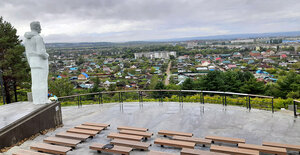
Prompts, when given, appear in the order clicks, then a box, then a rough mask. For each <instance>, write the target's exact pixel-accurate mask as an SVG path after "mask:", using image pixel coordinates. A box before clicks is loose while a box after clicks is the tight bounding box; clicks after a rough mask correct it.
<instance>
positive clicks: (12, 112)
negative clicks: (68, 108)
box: [0, 102, 43, 129]
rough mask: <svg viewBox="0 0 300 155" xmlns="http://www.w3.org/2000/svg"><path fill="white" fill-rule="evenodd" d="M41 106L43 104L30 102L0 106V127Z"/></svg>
mask: <svg viewBox="0 0 300 155" xmlns="http://www.w3.org/2000/svg"><path fill="white" fill-rule="evenodd" d="M42 106H43V104H33V103H32V102H16V103H10V104H6V105H2V106H0V129H1V128H3V127H5V126H7V125H9V124H10V123H12V122H14V121H16V120H18V119H20V118H22V117H23V116H25V115H27V114H29V113H30V112H32V111H34V110H36V109H38V108H40V107H42Z"/></svg>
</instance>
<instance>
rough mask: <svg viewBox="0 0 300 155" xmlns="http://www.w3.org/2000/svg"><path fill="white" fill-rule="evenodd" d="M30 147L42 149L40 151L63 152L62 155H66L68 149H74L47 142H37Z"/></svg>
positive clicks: (37, 149)
mask: <svg viewBox="0 0 300 155" xmlns="http://www.w3.org/2000/svg"><path fill="white" fill-rule="evenodd" d="M30 149H32V150H36V151H40V152H46V153H53V154H62V155H66V154H67V152H68V151H70V150H72V148H70V147H65V146H58V145H51V144H46V143H35V144H33V145H31V146H30Z"/></svg>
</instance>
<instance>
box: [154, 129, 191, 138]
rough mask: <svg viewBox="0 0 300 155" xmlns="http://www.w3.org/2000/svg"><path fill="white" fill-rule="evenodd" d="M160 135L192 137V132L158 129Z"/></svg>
mask: <svg viewBox="0 0 300 155" xmlns="http://www.w3.org/2000/svg"><path fill="white" fill-rule="evenodd" d="M158 134H159V135H163V136H186V137H192V136H193V134H192V133H186V132H177V131H168V130H160V131H158Z"/></svg>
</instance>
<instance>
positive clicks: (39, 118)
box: [0, 102, 62, 149]
mask: <svg viewBox="0 0 300 155" xmlns="http://www.w3.org/2000/svg"><path fill="white" fill-rule="evenodd" d="M27 104H28V105H30V106H29V107H31V108H33V109H34V110H31V111H30V112H29V113H27V114H26V115H25V116H23V115H24V112H23V111H22V108H24V107H22V106H21V105H19V104H17V103H12V104H11V107H10V108H11V112H10V113H14V115H11V114H10V113H9V114H8V115H7V116H6V117H7V118H9V117H13V116H15V115H18V114H19V113H22V114H23V115H21V117H15V118H17V119H16V120H15V121H14V122H12V123H9V125H6V126H5V127H3V128H1V129H0V149H2V148H5V147H10V146H12V145H14V144H16V143H18V142H20V141H22V140H24V139H26V138H29V137H31V136H33V135H35V134H37V133H39V132H41V131H43V130H46V129H51V128H55V127H57V126H60V125H62V115H61V105H60V103H59V102H56V103H51V104H44V105H38V106H37V105H34V104H32V103H31V104H30V103H28V102H27ZM18 105H19V106H18ZM5 106H6V105H5ZM8 106H9V105H8ZM14 106H18V107H15V108H13V107H14ZM6 108H7V107H6ZM0 115H1V116H3V115H4V114H0ZM19 116H20V115H19Z"/></svg>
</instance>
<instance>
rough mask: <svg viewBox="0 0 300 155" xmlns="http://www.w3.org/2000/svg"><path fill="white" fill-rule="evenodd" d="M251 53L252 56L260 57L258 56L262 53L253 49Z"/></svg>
mask: <svg viewBox="0 0 300 155" xmlns="http://www.w3.org/2000/svg"><path fill="white" fill-rule="evenodd" d="M249 55H251V56H252V57H258V56H260V55H261V54H260V52H259V51H251V52H250V53H249Z"/></svg>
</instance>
